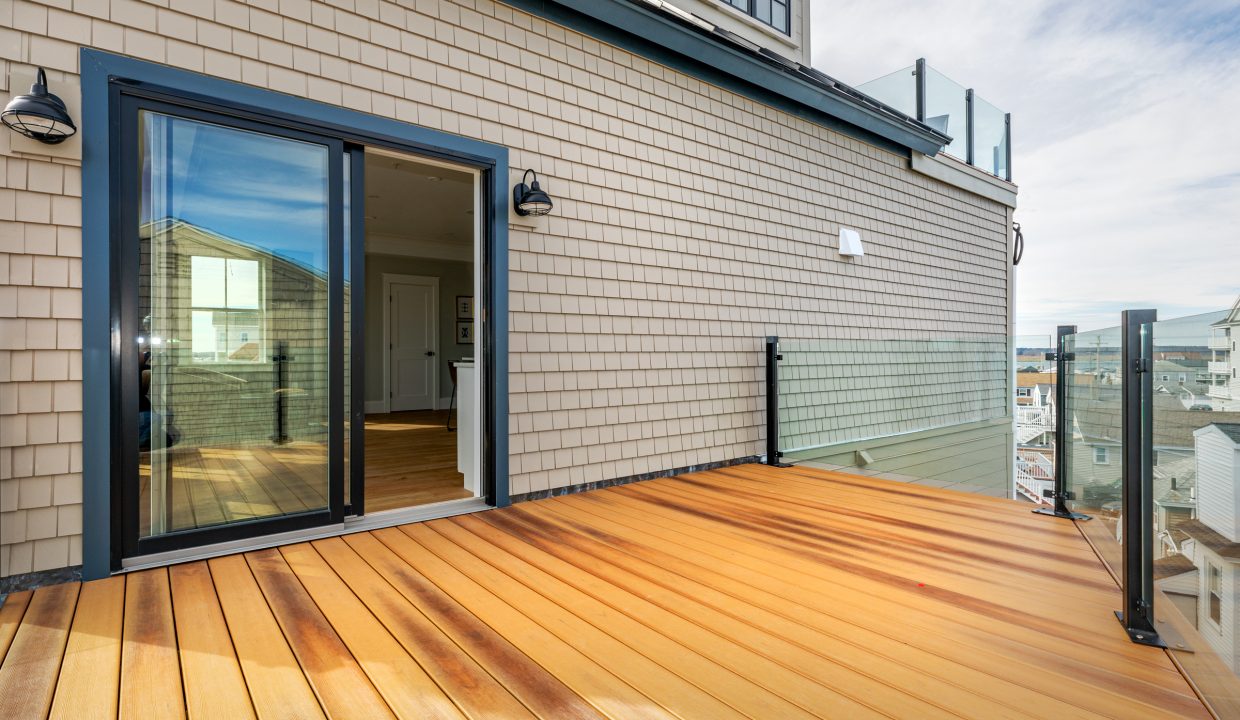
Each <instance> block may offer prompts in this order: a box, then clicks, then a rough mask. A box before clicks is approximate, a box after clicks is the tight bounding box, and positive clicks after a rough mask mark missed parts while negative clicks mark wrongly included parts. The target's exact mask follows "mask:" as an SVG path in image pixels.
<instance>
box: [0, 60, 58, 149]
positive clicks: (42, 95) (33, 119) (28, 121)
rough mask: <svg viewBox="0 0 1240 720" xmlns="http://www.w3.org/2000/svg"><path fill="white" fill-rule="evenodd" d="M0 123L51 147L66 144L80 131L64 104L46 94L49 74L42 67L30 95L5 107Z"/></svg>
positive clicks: (13, 100) (16, 99) (16, 98)
mask: <svg viewBox="0 0 1240 720" xmlns="http://www.w3.org/2000/svg"><path fill="white" fill-rule="evenodd" d="M0 121H3V122H4V124H5V125H8V126H9V127H10V128H12V129H14V130H16V131H17V132H19V133H21V134H22V135H25V136H26V137H28V138H31V139H32V140H38V141H39V142H41V143H46V144H48V145H55V144H57V143H60V142H64V141H65V139H66V138H69V137H71V136H72V135H73V134H74V133H76V132H77V126H76V125H74V124H73V118H71V117H69V110H68V109H67V108H66V107H65V103H64V101H63V100H61V99H60V98H58V97H56V96H55V95H53V94H51V93H49V92H48V91H47V74H46V73H45V72H43V68H39V73H38V75H37V76H36V77H35V81H34V85H31V86H30V94H29V95H18V96H17V97H15V98H13V99H12V100H10V101H9V104H8V105H5V106H4V112H0Z"/></svg>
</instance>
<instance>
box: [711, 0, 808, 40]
mask: <svg viewBox="0 0 1240 720" xmlns="http://www.w3.org/2000/svg"><path fill="white" fill-rule="evenodd" d="M723 2H725V3H727V4H728V5H731V6H732V7H734V8H736V9H737V10H740V11H741V12H743V13H745V14H746V15H748V16H750V17H752V18H753V19H755V20H757V21H758V22H760V23H763V24H765V25H770V26H771V27H773V28H775V29H776V30H778V31H780V32H781V33H784V34H785V35H791V34H792V30H791V26H790V20H789V16H790V15H791V14H792V13H791V5H792V0H723Z"/></svg>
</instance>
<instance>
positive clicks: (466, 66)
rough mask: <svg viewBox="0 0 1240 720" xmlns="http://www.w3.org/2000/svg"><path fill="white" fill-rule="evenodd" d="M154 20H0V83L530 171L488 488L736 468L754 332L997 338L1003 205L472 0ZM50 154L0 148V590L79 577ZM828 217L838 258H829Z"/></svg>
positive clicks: (4, 16)
mask: <svg viewBox="0 0 1240 720" xmlns="http://www.w3.org/2000/svg"><path fill="white" fill-rule="evenodd" d="M164 4H165V5H168V7H159V6H157V5H155V4H153V3H143V2H136V1H134V0H112V2H110V3H109V2H107V1H106V0H94V1H90V2H81V1H79V2H76V3H74V7H75V10H74V11H72V12H70V11H65V10H60V9H57V8H54V7H50V6H48V5H44V4H40V3H35V2H29V1H27V0H15V2H12V3H4V4H0V59H2V63H0V70H2V71H0V80H2V81H4V82H6V83H7V85H6V87H5V88H3V89H5V90H7V91H8V92H10V93H11V92H12V91H14V90H16V91H18V92H24V91H25V88H21V87H14V84H13V83H12V82H11V81H10V76H11V73H12V72H14V71H15V70H16V69H18V68H26V70H27V71H28V70H29V68H28V66H29V65H31V64H37V65H43V66H45V67H47V69H48V71H49V79H50V84H51V85H52V90H53V92H57V93H58V94H62V95H76V93H77V91H76V90H74V89H72V88H73V82H74V81H75V76H76V73H77V72H78V47H79V46H91V47H96V48H100V49H103V50H108V51H112V52H117V53H124V54H128V55H133V56H136V57H139V58H142V59H145V60H149V61H154V62H160V63H167V64H170V65H174V66H177V67H181V68H185V69H189V70H194V71H198V72H204V73H207V74H210V75H215V76H220V77H224V78H228V79H232V80H236V81H240V82H244V83H250V84H254V85H258V86H262V87H266V88H270V89H272V90H276V91H279V92H285V93H292V94H295V95H298V96H303V97H309V98H312V99H315V100H319V101H322V102H325V103H330V104H335V105H344V106H348V107H350V108H353V109H357V110H360V111H363V112H369V113H375V114H379V115H383V116H387V117H394V118H397V119H400V120H403V121H407V122H410V123H416V124H419V125H424V126H427V127H431V128H435V129H439V130H443V131H447V132H451V133H458V134H461V135H465V136H469V137H474V138H479V139H482V140H486V141H489V142H492V143H498V144H502V145H505V146H507V147H509V148H510V152H511V155H510V164H511V167H512V169H513V178H512V181H513V182H514V183H515V182H516V181H517V177H518V175H519V173H520V171H522V170H524V169H525V168H527V167H532V168H535V169H536V170H537V171H538V173H539V175H540V178H541V179H542V181H543V182H542V184H543V187H544V189H546V190H547V191H548V192H549V193H551V194H552V196H553V197H554V199H555V202H556V207H555V211H554V213H553V214H552V215H551V216H549V217H547V218H545V219H544V220H542V221H541V222H540V223H539V224H537V225H532V226H531V225H514V226H513V229H512V231H511V233H510V245H511V252H510V255H509V258H508V263H509V280H510V286H511V299H510V305H511V314H510V317H509V320H508V323H509V329H510V333H511V334H510V344H511V366H510V368H511V371H510V378H509V380H510V390H511V417H510V427H511V492H512V493H513V494H515V495H519V494H522V493H527V492H532V491H539V490H544V489H547V488H549V487H558V486H564V485H570V484H576V483H584V482H591V481H597V480H605V479H609V478H617V477H625V476H630V475H635V474H639V473H645V472H650V471H656V470H662V469H668V468H678V467H685V466H689V465H695V464H699V463H706V462H712V461H722V460H726V459H731V458H739V457H745V456H752V455H756V454H759V453H761V452H762V442H761V439H762V422H763V418H762V412H761V408H762V398H761V392H762V383H761V378H762V367H761V346H762V338H763V337H764V336H766V335H769V334H778V335H781V336H783V337H786V338H815V339H831V340H835V341H850V342H858V341H864V340H872V339H882V338H903V339H908V340H926V339H931V338H939V337H953V338H955V337H989V338H1002V337H1004V336H1005V335H1006V334H1007V332H1008V297H1009V290H1010V288H1009V263H1008V256H1007V247H1008V240H1007V228H1008V221H1009V218H1008V210H1007V208H1006V207H1004V206H1002V205H1000V204H999V203H996V202H993V201H991V200H987V199H985V198H982V197H979V196H977V195H974V194H971V193H968V192H966V191H964V190H961V189H958V188H955V187H952V186H948V185H945V184H943V183H941V182H939V181H937V180H933V179H931V178H929V177H927V176H924V175H921V174H918V173H915V172H913V171H911V170H910V169H909V161H908V158H907V157H905V156H900V155H896V154H893V153H891V152H889V151H886V150H882V149H878V148H876V147H873V146H870V145H867V144H865V143H863V142H860V141H858V140H855V139H853V138H851V137H847V136H845V135H842V134H840V133H838V132H835V131H832V130H829V129H826V128H824V127H822V126H820V125H817V124H814V123H813V122H810V121H808V120H806V119H803V118H801V117H797V116H793V115H791V114H789V113H787V112H784V111H781V110H777V109H774V108H771V107H768V106H765V105H762V104H759V103H757V102H755V101H753V100H751V99H748V98H746V97H742V96H739V95H737V94H735V93H733V92H730V91H727V90H723V89H721V88H719V87H715V86H712V85H708V84H706V83H704V82H702V81H699V80H698V79H695V78H693V77H690V76H687V75H685V74H683V73H681V72H677V71H674V70H671V69H668V68H666V67H663V66H660V65H658V64H655V63H653V62H651V61H649V60H646V59H644V58H642V57H637V56H634V55H632V54H630V53H629V52H626V51H622V50H619V49H616V48H614V47H611V46H608V45H604V44H601V43H600V42H598V41H596V40H594V39H591V38H589V37H585V36H583V35H580V34H578V33H576V32H573V31H569V30H566V29H564V28H562V27H558V26H555V25H549V24H548V23H547V22H545V21H542V20H540V19H536V18H533V17H531V16H529V15H526V14H524V13H522V12H519V11H516V10H514V9H512V8H510V7H508V6H506V5H503V4H501V3H498V2H492V1H490V0H458V1H456V2H449V1H446V0H445V1H437V0H418V1H417V2H413V1H411V0H408V1H405V2H399V3H397V2H381V1H379V0H336V2H332V3H327V2H311V1H310V0H281V2H279V3H277V2H275V0H267V1H265V2H260V1H259V0H255V1H254V2H253V3H252V4H251V5H248V6H247V5H246V4H243V3H240V2H232V1H230V0H214V1H212V0H171V2H166V3H164ZM277 10H278V13H277ZM4 101H7V96H6V97H5V98H4ZM71 105H72V103H71ZM75 143H76V141H74V143H70V144H67V145H66V146H65V147H63V148H61V149H60V150H53V151H52V152H61V153H67V154H69V155H70V157H55V158H52V157H48V156H43V155H35V154H29V153H30V152H31V151H32V150H37V149H35V148H32V146H31V145H29V144H27V145H22V146H21V150H20V151H19V150H18V149H15V148H16V141H15V140H14V135H13V133H11V132H7V131H5V132H0V185H2V187H0V220H2V222H0V313H2V314H3V316H4V317H2V318H0V343H2V345H0V348H2V350H0V378H3V379H4V380H6V381H8V382H6V383H5V384H4V386H3V390H2V391H0V409H2V411H3V413H4V417H3V428H2V430H0V445H2V446H3V448H2V450H0V472H2V473H3V474H2V478H3V479H0V575H9V574H16V573H23V572H28V571H32V570H42V569H48V568H56V567H61V566H65V565H68V564H77V563H79V562H80V558H81V538H80V526H81V519H80V518H81V512H80V504H79V503H80V498H81V475H80V473H81V470H82V465H83V462H89V459H86V460H84V459H83V458H82V457H81V444H80V439H81V426H82V417H81V413H80V409H81V388H80V378H81V351H80V348H81V327H80V320H79V318H80V316H81V300H80V287H81V266H80V259H79V258H80V254H81V247H80V246H81V241H80V237H81V232H80V225H81V219H80V218H81V210H80V195H81V181H80V177H81V175H80V170H79V166H80V162H79V160H78V158H77V157H76V156H74V150H73V149H74V148H75V147H78V146H77V145H76V144H75ZM38 152H47V151H45V150H38ZM841 225H844V226H847V227H851V228H854V229H857V230H859V231H860V232H861V234H862V237H863V239H864V241H865V243H866V256H865V257H864V258H862V259H857V260H856V261H842V260H841V259H840V258H839V257H838V255H837V253H836V250H835V246H836V243H837V241H836V239H835V238H836V236H837V235H838V231H839V228H840V226H841ZM839 362H841V363H849V362H852V363H854V365H853V368H854V369H855V370H856V372H857V374H858V376H859V377H865V376H866V372H867V370H866V368H865V365H866V364H867V362H869V361H868V360H866V358H865V356H852V355H849V354H845V355H843V356H842V357H840V358H839ZM908 362H910V363H911V362H915V361H914V360H909V361H908ZM842 374H843V375H844V376H847V372H843V373H842ZM996 380H997V373H995V372H990V371H987V372H984V373H980V374H976V375H974V376H972V377H970V378H967V379H966V380H965V383H964V384H965V385H969V384H970V383H974V384H982V385H986V386H987V387H992V386H990V385H988V384H989V383H993V382H996ZM318 381H319V382H321V378H320V379H318ZM924 382H925V380H924V378H920V377H919V376H917V374H916V373H914V374H912V375H910V376H909V378H908V383H909V384H910V387H912V386H914V385H915V386H917V387H922V388H923V389H924V385H923V383H924ZM932 387H935V388H940V387H941V390H936V392H940V391H941V392H943V393H945V394H946V395H948V397H947V398H946V401H948V402H951V401H953V400H954V399H955V398H956V397H957V396H956V394H955V393H956V392H958V391H959V389H960V387H958V386H956V385H955V384H954V383H951V382H946V383H942V384H941V385H938V384H936V385H933V386H932ZM897 390H898V388H897ZM889 391H890V389H889ZM970 392H971V393H973V395H972V396H971V397H973V396H975V400H970V402H974V403H975V404H976V406H977V407H978V408H980V409H981V410H983V411H985V412H989V413H993V412H999V398H998V396H995V397H991V396H990V394H988V393H987V392H986V391H985V390H984V389H983V390H977V389H976V388H975V389H973V390H970ZM1006 392H1007V391H1006V390H1005V391H1004V393H1005V394H1004V397H1006ZM896 396H897V397H898V392H897V393H896ZM861 399H863V398H861V397H858V398H856V400H861ZM906 409H907V408H906V407H904V406H903V405H901V404H900V403H898V402H897V403H893V404H891V405H890V406H888V407H883V408H882V409H880V410H879V411H878V414H877V415H873V414H869V413H871V410H868V409H864V408H861V409H860V411H861V412H863V413H867V414H869V415H868V417H867V419H866V421H865V422H866V423H867V425H873V427H874V428H875V430H878V431H883V430H888V429H898V428H900V427H904V426H906V425H908V424H909V423H910V422H913V423H914V424H916V422H920V419H918V418H910V417H905V416H904V414H903V413H905V411H906ZM915 421H916V422H915ZM852 422H853V420H850V419H848V418H840V419H839V420H838V423H837V424H843V425H847V424H849V423H852ZM185 423H186V425H187V427H188V425H189V424H190V421H189V419H188V418H186V419H185ZM203 432H206V431H205V430H204V431H203ZM832 432H838V431H835V430H833V431H832ZM867 432H869V431H868V430H867Z"/></svg>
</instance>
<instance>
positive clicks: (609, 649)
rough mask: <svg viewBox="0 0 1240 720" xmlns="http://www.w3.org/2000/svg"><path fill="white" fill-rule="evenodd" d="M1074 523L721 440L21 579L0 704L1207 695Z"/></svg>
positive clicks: (30, 710) (1059, 719) (784, 710)
mask: <svg viewBox="0 0 1240 720" xmlns="http://www.w3.org/2000/svg"><path fill="white" fill-rule="evenodd" d="M1118 603H1119V592H1118V589H1117V587H1116V585H1115V582H1114V581H1113V579H1112V578H1111V577H1110V575H1108V573H1107V572H1106V570H1105V569H1104V567H1103V566H1102V564H1101V562H1100V561H1099V560H1098V558H1097V557H1096V556H1095V555H1094V553H1093V552H1092V550H1091V549H1090V547H1089V545H1088V544H1087V543H1086V541H1085V539H1084V538H1083V537H1082V536H1081V535H1080V533H1079V532H1078V531H1077V530H1076V528H1075V527H1074V526H1073V524H1072V523H1070V522H1064V521H1061V520H1056V519H1054V518H1047V517H1044V516H1039V515H1033V514H1032V513H1030V512H1029V506H1028V505H1026V504H1022V503H1018V502H1014V501H1007V500H1001V499H996V498H989V497H984V496H978V495H970V494H965V493H959V492H953V491H948V490H941V489H937V488H930V487H921V486H910V485H907V484H901V483H894V482H890V481H884V480H878V479H874V478H866V477H859V476H854V475H848V474H843V473H839V472H827V471H822V470H814V469H808V468H788V469H775V468H769V467H765V466H756V465H743V466H737V467H732V468H726V469H719V470H712V471H708V472H699V473H694V474H690V475H683V476H680V477H675V478H666V479H660V480H651V481H646V482H639V483H633V484H629V485H624V486H619V487H614V488H609V489H603V490H595V491H591V492H587V493H581V494H576V495H568V496H563V497H557V498H552V499H547V500H540V501H536V502H527V503H521V504H519V505H516V506H513V507H511V508H506V509H502V510H491V511H486V512H480V513H475V514H472V515H465V516H458V517H453V518H446V519H440V520H433V521H429V522H424V523H417V524H411V525H405V526H401V527H394V528H389V529H384V530H376V531H371V532H360V533H356V534H352V535H346V536H343V537H338V538H331V539H326V540H319V541H315V542H311V543H302V544H295V545H288V546H284V547H280V548H272V549H266V550H260V551H255V552H249V553H244V554H237V555H231V556H227V557H220V558H216V559H212V560H208V561H202V562H194V563H187V564H182V565H176V566H172V567H169V568H161V569H156V570H148V571H142V572H135V573H131V574H128V575H123V576H117V577H113V578H110V579H107V580H101V581H96V582H89V583H85V584H77V583H73V584H63V585H56V586H52V587H46V588H41V589H39V590H36V591H34V592H33V593H31V592H21V593H15V594H13V595H12V596H10V597H9V599H8V602H7V603H6V604H5V605H4V606H3V608H2V609H0V656H3V663H2V664H0V715H3V716H5V717H15V718H27V717H32V718H33V717H43V716H45V715H47V714H48V713H49V712H50V714H51V716H52V717H74V718H77V717H114V716H116V715H117V714H118V713H120V714H123V715H126V716H146V717H160V718H176V717H186V716H188V717H191V718H205V717H227V718H246V717H255V716H257V717H304V718H312V717H324V716H328V717H340V718H343V717H364V718H383V717H394V716H398V717H405V718H415V717H416V718H462V717H470V718H481V717H492V718H528V717H542V718H597V717H607V718H614V719H616V720H630V719H632V718H683V719H689V718H694V719H696V718H711V719H718V718H733V717H751V718H781V719H783V718H814V717H818V718H849V719H854V718H918V719H932V720H933V719H950V718H979V719H982V720H994V719H995V718H1025V719H1029V718H1054V719H1055V720H1063V719H1066V718H1124V719H1125V720H1135V719H1148V720H1155V719H1157V720H1166V719H1167V718H1206V717H1208V715H1207V713H1206V711H1205V709H1204V707H1203V705H1202V704H1201V702H1200V701H1199V700H1198V699H1197V698H1196V696H1194V694H1193V692H1192V691H1191V690H1190V688H1189V686H1188V684H1187V683H1186V682H1185V680H1184V679H1183V677H1182V676H1181V675H1180V674H1179V673H1178V672H1177V671H1176V669H1175V668H1174V667H1173V665H1172V663H1171V662H1170V660H1169V659H1168V656H1167V654H1166V653H1165V652H1164V651H1162V650H1159V649H1156V648H1150V647H1144V646H1138V645H1134V644H1132V643H1130V642H1129V641H1128V639H1127V637H1126V636H1125V634H1124V632H1123V630H1122V628H1121V627H1120V626H1119V624H1118V623H1117V622H1116V621H1115V618H1114V616H1113V615H1112V614H1111V613H1112V610H1114V609H1115V608H1116V607H1117V606H1118Z"/></svg>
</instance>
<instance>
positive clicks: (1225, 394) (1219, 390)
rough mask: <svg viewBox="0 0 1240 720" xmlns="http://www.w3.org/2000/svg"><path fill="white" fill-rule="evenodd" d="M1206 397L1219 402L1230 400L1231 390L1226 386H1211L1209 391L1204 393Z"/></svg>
mask: <svg viewBox="0 0 1240 720" xmlns="http://www.w3.org/2000/svg"><path fill="white" fill-rule="evenodd" d="M1206 395H1209V396H1210V397H1212V398H1218V399H1219V400H1230V399H1231V389H1230V388H1228V387H1227V386H1226V385H1211V386H1210V389H1209V390H1207V391H1206Z"/></svg>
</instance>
